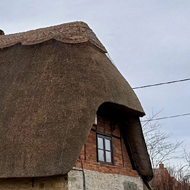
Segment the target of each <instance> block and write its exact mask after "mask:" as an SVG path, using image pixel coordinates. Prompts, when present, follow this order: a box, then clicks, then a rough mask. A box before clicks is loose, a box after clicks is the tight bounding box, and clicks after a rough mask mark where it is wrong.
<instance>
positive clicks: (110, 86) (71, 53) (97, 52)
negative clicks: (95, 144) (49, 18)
mask: <svg viewBox="0 0 190 190" xmlns="http://www.w3.org/2000/svg"><path fill="white" fill-rule="evenodd" d="M71 25H72V26H78V25H81V26H84V28H85V30H87V31H90V34H89V33H88V35H87V33H85V32H84V33H85V35H86V37H84V39H85V40H83V41H81V39H80V40H79V38H78V37H76V39H77V41H75V40H74V41H72V39H73V36H72V35H74V31H76V33H77V34H78V32H79V33H80V34H81V33H82V34H84V33H83V31H81V30H80V27H76V28H75V27H73V29H72V27H71ZM63 26H66V28H67V27H69V28H71V29H70V30H69V31H67V30H66V29H65V28H64V27H63ZM62 27H63V28H62ZM57 28H58V29H59V30H58V31H59V32H57ZM47 31H48V32H47ZM60 31H67V32H66V33H67V35H66V36H67V37H68V38H67V43H65V42H66V41H64V40H65V39H66V38H63V36H62V34H64V32H60ZM70 32H71V33H70ZM54 34H56V35H54ZM22 35H23V37H22ZM52 36H54V37H52ZM75 36H76V35H75ZM79 36H80V35H79ZM89 36H91V37H89ZM52 38H53V39H52ZM87 38H88V40H87ZM50 39H51V40H50ZM60 39H64V40H63V41H62V40H60ZM2 41H3V45H2V44H0V46H1V48H3V49H1V50H0V81H1V83H0V105H1V106H0V134H1V138H0V144H1V146H0V168H1V170H0V177H1V178H7V177H36V176H51V175H59V174H65V173H67V172H68V171H70V170H71V169H72V167H73V166H74V164H75V162H76V159H77V157H78V155H79V153H80V151H81V149H82V147H83V144H84V143H85V141H86V139H87V137H88V134H89V131H90V129H91V126H92V124H93V123H94V117H95V113H96V112H97V110H98V108H99V106H100V105H101V104H102V103H104V102H112V103H114V104H117V105H118V106H119V107H118V109H120V105H122V109H121V110H122V112H123V113H125V115H126V117H130V116H135V117H139V116H143V115H144V111H143V109H142V107H141V105H140V102H139V100H138V98H137V96H136V95H135V93H134V92H133V90H132V89H131V87H130V86H129V84H128V83H127V82H126V80H125V79H124V78H123V77H122V75H121V74H120V73H119V71H118V70H117V69H116V67H115V66H114V65H113V64H112V63H111V61H110V60H109V59H108V58H107V56H106V55H105V53H104V52H106V50H105V48H104V47H103V46H102V44H101V43H100V42H99V40H97V38H95V35H94V34H93V33H92V32H91V30H90V29H88V28H87V25H86V24H84V23H78V22H77V23H76V24H75V23H72V24H67V25H60V26H56V27H51V28H48V29H40V30H36V31H29V32H28V33H27V32H26V33H20V34H13V35H8V36H1V37H0V42H2ZM71 41H72V42H71ZM18 42H20V43H18ZM39 42H41V43H39ZM63 42H64V43H63ZM14 44H15V45H14ZM22 44H25V45H22ZM26 44H27V45H26ZM28 44H30V45H28ZM5 47H6V48H5ZM131 130H133V129H131ZM134 135H135V133H134ZM136 138H141V139H142V141H141V143H142V144H138V143H137V144H136V149H138V151H139V152H141V150H142V154H143V155H144V158H145V159H144V160H143V162H139V161H138V158H140V157H138V156H136V157H134V159H136V162H139V163H140V165H142V164H146V166H148V167H146V168H145V169H146V171H144V172H143V175H144V176H146V175H147V176H149V175H150V171H151V167H150V160H149V157H148V154H147V150H146V148H145V143H144V139H143V135H142V134H140V135H137V136H136ZM143 143H144V144H143ZM142 168H144V167H142ZM141 173H142V171H140V170H139V174H140V175H141Z"/></svg>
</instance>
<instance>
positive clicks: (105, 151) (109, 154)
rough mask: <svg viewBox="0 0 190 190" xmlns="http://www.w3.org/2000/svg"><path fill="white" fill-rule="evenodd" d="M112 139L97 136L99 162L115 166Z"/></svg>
mask: <svg viewBox="0 0 190 190" xmlns="http://www.w3.org/2000/svg"><path fill="white" fill-rule="evenodd" d="M111 140H112V139H111V137H108V136H104V135H99V134H97V154H98V155H97V158H98V162H102V163H106V164H113V151H112V141H111Z"/></svg>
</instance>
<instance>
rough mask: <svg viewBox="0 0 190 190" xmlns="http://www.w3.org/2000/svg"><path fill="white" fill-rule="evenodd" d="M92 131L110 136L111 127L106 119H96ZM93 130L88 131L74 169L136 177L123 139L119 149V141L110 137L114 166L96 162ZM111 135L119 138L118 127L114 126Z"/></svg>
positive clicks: (94, 133) (136, 174)
mask: <svg viewBox="0 0 190 190" xmlns="http://www.w3.org/2000/svg"><path fill="white" fill-rule="evenodd" d="M92 129H93V130H97V131H98V132H103V133H106V134H110V135H111V125H110V121H109V120H108V119H103V118H101V117H98V124H97V125H93V126H92ZM93 130H91V131H90V134H89V136H88V139H87V141H86V144H85V145H84V146H83V149H82V150H81V153H80V157H79V159H78V160H77V162H76V164H75V167H77V168H82V165H83V168H84V169H87V170H94V171H99V172H104V173H112V174H121V175H127V176H132V177H138V173H137V172H136V171H135V170H133V169H132V165H131V162H130V159H129V156H128V153H127V149H126V147H125V144H124V142H123V139H122V148H121V140H120V139H118V138H115V137H112V144H113V156H114V165H107V164H101V163H98V162H97V152H96V132H95V131H93ZM112 135H115V136H117V137H120V129H119V126H115V130H114V131H113V132H112ZM122 152H123V156H122Z"/></svg>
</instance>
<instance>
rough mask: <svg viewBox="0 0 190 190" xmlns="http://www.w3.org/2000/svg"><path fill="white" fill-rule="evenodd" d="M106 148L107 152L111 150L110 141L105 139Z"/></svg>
mask: <svg viewBox="0 0 190 190" xmlns="http://www.w3.org/2000/svg"><path fill="white" fill-rule="evenodd" d="M105 148H106V150H111V146H110V140H108V139H105Z"/></svg>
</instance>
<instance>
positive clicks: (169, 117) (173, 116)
mask: <svg viewBox="0 0 190 190" xmlns="http://www.w3.org/2000/svg"><path fill="white" fill-rule="evenodd" d="M187 115H190V113H185V114H180V115H172V116H168V117H160V118H155V119H154V118H153V119H147V120H142V121H141V122H148V121H157V120H162V119H171V118H175V117H182V116H187Z"/></svg>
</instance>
